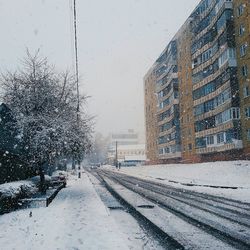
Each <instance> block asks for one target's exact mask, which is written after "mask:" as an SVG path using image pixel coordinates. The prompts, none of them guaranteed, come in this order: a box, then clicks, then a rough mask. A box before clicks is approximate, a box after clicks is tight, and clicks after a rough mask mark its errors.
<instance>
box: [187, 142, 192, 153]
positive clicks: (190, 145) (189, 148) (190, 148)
mask: <svg viewBox="0 0 250 250" xmlns="http://www.w3.org/2000/svg"><path fill="white" fill-rule="evenodd" d="M192 148H193V147H192V144H191V143H190V144H188V150H189V151H191V150H192Z"/></svg>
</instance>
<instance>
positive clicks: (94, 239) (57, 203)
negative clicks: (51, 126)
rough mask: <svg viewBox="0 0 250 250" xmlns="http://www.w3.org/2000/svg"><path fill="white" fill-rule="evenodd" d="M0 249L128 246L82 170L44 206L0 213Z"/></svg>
mask: <svg viewBox="0 0 250 250" xmlns="http://www.w3.org/2000/svg"><path fill="white" fill-rule="evenodd" d="M30 211H32V217H29V213H30ZM0 249H4V250H9V249H16V250H36V249H46V250H50V249H51V250H52V249H53V250H55V249H60V250H61V249H93V250H97V249H98V250H99V249H102V250H104V249H119V250H122V249H128V248H127V246H126V245H125V243H124V235H123V234H122V233H121V232H120V231H119V229H118V226H117V225H116V223H115V221H114V219H113V218H112V217H111V216H110V215H109V212H108V210H107V209H106V208H105V206H104V204H103V203H102V202H101V200H100V198H99V196H98V195H97V193H96V192H95V190H94V188H93V186H92V185H91V183H90V181H89V179H88V177H87V176H86V174H83V175H82V179H80V180H79V179H78V180H77V179H75V180H70V181H69V182H68V186H67V188H65V189H63V190H62V191H60V192H59V194H58V196H57V197H56V198H55V200H54V201H53V202H52V203H51V205H50V206H49V207H48V208H35V209H31V210H30V209H29V210H19V211H15V212H12V213H9V214H5V215H2V216H0Z"/></svg>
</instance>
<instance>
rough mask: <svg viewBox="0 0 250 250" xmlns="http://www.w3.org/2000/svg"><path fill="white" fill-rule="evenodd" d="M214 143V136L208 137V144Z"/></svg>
mask: <svg viewBox="0 0 250 250" xmlns="http://www.w3.org/2000/svg"><path fill="white" fill-rule="evenodd" d="M213 144H214V136H213V135H211V136H208V137H207V145H213Z"/></svg>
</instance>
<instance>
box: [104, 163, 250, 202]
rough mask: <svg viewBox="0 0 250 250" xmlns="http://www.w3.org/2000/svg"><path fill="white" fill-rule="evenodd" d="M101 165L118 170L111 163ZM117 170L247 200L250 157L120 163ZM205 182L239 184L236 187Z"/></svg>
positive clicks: (249, 191) (249, 179)
mask: <svg viewBox="0 0 250 250" xmlns="http://www.w3.org/2000/svg"><path fill="white" fill-rule="evenodd" d="M104 167H105V168H108V169H113V170H114V171H117V170H115V168H114V167H111V166H104ZM120 172H123V173H126V174H129V175H133V176H137V177H140V178H146V179H151V180H154V181H159V182H163V183H166V184H168V185H174V186H178V187H182V188H186V189H192V190H195V191H199V192H204V193H209V194H216V195H222V196H226V197H228V198H234V199H239V200H242V201H248V202H250V161H224V162H209V163H199V164H168V165H154V166H138V167H127V168H125V167H123V168H122V169H121V170H120ZM185 184H188V185H189V184H194V185H195V186H187V185H185ZM200 185H201V186H200ZM204 186H226V187H238V189H224V188H212V187H204Z"/></svg>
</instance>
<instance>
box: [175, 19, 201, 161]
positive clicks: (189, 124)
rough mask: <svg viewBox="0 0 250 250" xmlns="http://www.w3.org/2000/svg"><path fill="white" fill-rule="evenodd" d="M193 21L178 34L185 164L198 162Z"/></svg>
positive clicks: (189, 21)
mask: <svg viewBox="0 0 250 250" xmlns="http://www.w3.org/2000/svg"><path fill="white" fill-rule="evenodd" d="M191 21H192V19H191V18H189V19H188V20H187V21H186V22H185V24H184V25H183V26H182V27H181V29H180V30H179V32H178V33H180V34H181V35H180V36H179V38H178V79H179V99H180V132H181V153H182V160H181V162H183V163H191V162H195V161H198V160H199V158H197V155H196V150H195V130H194V114H193V97H192V91H193V84H192V67H191V65H192V59H191V41H192V33H191Z"/></svg>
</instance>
